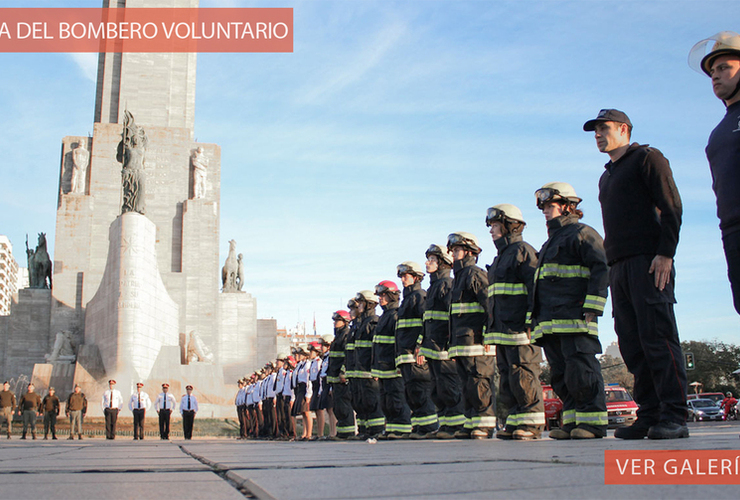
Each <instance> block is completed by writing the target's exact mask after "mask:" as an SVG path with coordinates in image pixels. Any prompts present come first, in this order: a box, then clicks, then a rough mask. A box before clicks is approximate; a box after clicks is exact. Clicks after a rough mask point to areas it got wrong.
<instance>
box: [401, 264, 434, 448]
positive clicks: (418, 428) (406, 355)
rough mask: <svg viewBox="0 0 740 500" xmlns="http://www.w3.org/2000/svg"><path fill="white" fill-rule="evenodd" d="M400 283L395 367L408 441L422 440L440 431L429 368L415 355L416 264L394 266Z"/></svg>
mask: <svg viewBox="0 0 740 500" xmlns="http://www.w3.org/2000/svg"><path fill="white" fill-rule="evenodd" d="M396 274H397V276H398V277H399V278H401V283H402V284H403V302H402V303H401V305H400V306H399V308H398V322H397V324H396V366H397V367H398V368H399V370H400V371H401V375H402V376H403V383H404V386H405V388H406V402H407V403H408V405H409V408H410V409H411V427H412V429H411V435H410V436H409V437H410V438H411V439H424V438H426V436H427V434H430V433H435V432H437V430H438V429H439V418H438V417H437V409H436V408H435V407H434V403H433V402H432V375H431V372H430V371H429V366H428V365H427V364H426V363H424V362H422V363H419V362H418V361H420V360H419V359H418V358H417V356H416V353H417V352H418V349H419V346H420V345H421V341H422V339H423V338H424V308H425V303H426V295H427V294H426V292H425V291H424V289H423V288H422V287H421V281H422V280H423V279H424V271H423V270H422V268H421V265H419V264H417V263H416V262H412V261H406V262H402V263H401V264H399V265H398V266H396Z"/></svg>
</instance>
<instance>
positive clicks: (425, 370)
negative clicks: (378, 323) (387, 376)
mask: <svg viewBox="0 0 740 500" xmlns="http://www.w3.org/2000/svg"><path fill="white" fill-rule="evenodd" d="M399 368H400V369H401V375H402V376H403V383H404V386H405V388H406V401H407V402H408V405H409V408H410V409H411V426H412V428H413V431H414V432H417V433H419V434H427V433H429V432H434V431H436V430H437V429H438V428H439V418H438V417H437V409H436V408H435V407H434V402H433V401H432V373H431V371H430V370H429V364H428V363H425V364H423V365H421V366H419V365H418V364H416V363H404V364H402V365H401V366H400V367H399Z"/></svg>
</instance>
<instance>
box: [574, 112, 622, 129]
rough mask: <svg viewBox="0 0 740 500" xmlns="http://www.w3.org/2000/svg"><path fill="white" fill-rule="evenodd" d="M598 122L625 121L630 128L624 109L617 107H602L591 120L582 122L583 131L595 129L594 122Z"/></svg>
mask: <svg viewBox="0 0 740 500" xmlns="http://www.w3.org/2000/svg"><path fill="white" fill-rule="evenodd" d="M599 122H619V123H626V124H627V125H629V127H630V128H632V122H631V121H630V119H629V116H627V115H626V114H625V113H624V111H619V110H618V109H602V110H601V111H599V114H598V115H597V116H596V118H594V119H593V120H589V121H587V122H586V123H584V124H583V130H584V131H585V132H593V131H594V130H596V124H597V123H599Z"/></svg>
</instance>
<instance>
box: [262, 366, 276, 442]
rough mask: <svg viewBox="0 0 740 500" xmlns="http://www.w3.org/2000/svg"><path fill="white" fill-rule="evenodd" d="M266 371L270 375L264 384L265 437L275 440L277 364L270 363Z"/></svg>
mask: <svg viewBox="0 0 740 500" xmlns="http://www.w3.org/2000/svg"><path fill="white" fill-rule="evenodd" d="M266 370H267V373H268V374H269V375H268V376H267V378H266V379H265V383H264V384H263V387H264V394H265V400H264V401H263V403H262V408H263V415H264V422H265V437H267V439H275V438H276V437H277V411H276V410H275V383H276V381H277V369H276V365H275V363H272V362H271V363H269V364H268V365H267V367H266Z"/></svg>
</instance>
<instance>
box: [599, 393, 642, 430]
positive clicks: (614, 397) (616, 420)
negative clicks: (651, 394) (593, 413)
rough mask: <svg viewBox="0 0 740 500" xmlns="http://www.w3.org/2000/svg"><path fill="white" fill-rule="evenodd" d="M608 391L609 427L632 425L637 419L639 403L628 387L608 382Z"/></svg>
mask: <svg viewBox="0 0 740 500" xmlns="http://www.w3.org/2000/svg"><path fill="white" fill-rule="evenodd" d="M604 392H605V393H606V411H607V414H608V415H609V427H610V428H612V427H623V426H625V425H632V424H633V423H634V421H635V420H637V409H638V408H639V407H638V406H637V403H635V400H634V399H632V396H631V395H630V393H629V392H627V389H625V388H624V387H622V386H620V385H619V384H608V385H607V386H605V387H604Z"/></svg>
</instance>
